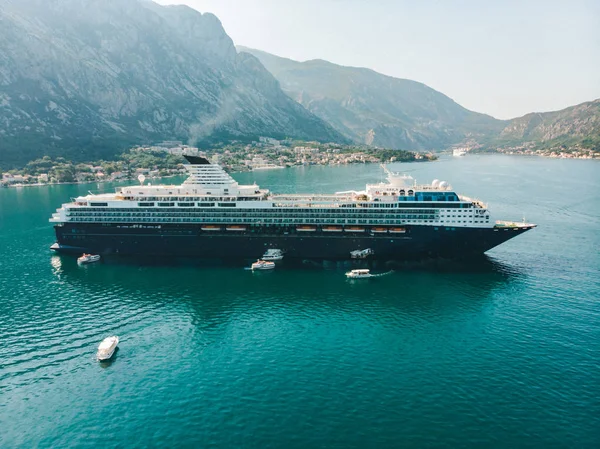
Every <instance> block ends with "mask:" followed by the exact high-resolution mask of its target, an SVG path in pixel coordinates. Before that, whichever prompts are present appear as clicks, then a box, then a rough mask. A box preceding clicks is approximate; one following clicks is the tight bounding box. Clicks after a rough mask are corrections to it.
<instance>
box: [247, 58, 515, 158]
mask: <svg viewBox="0 0 600 449" xmlns="http://www.w3.org/2000/svg"><path fill="white" fill-rule="evenodd" d="M237 48H238V51H240V54H244V53H249V54H252V55H254V56H256V57H257V58H258V59H259V60H260V62H261V63H262V64H263V65H264V66H265V67H266V68H267V70H269V71H270V72H271V73H272V74H273V75H274V76H275V78H277V80H279V83H280V84H281V87H282V89H283V90H284V92H286V93H287V94H288V95H289V96H290V97H291V98H293V99H294V100H296V101H297V102H298V103H300V104H302V105H303V106H304V107H306V108H307V109H308V110H309V111H311V112H312V113H314V114H315V115H317V116H319V117H320V118H322V119H323V120H325V121H326V122H328V123H330V124H331V125H332V126H333V127H334V128H335V129H336V130H338V131H339V132H340V133H342V134H344V135H345V136H346V137H348V138H350V139H352V140H354V141H355V142H360V143H366V144H370V145H375V146H380V147H388V148H402V149H412V150H419V149H442V148H445V147H447V146H449V145H452V144H456V143H459V142H461V141H464V140H466V139H473V138H475V139H477V138H480V137H482V136H487V135H490V134H492V135H495V134H497V133H499V132H500V131H501V130H502V129H503V128H504V127H505V126H506V124H507V122H505V121H502V120H496V119H494V118H493V117H490V116H488V115H485V114H479V113H476V112H472V111H469V110H468V109H465V108H463V107H462V106H460V105H459V104H457V103H456V102H455V101H453V100H452V99H450V98H449V97H447V96H446V95H444V94H442V93H440V92H437V91H436V90H434V89H431V88H430V87H427V86H426V85H425V84H422V83H418V82H416V81H411V80H407V79H398V78H393V77H390V76H386V75H382V74H380V73H377V72H375V71H373V70H370V69H365V68H357V67H344V66H340V65H336V64H332V63H331V62H327V61H323V60H318V59H317V60H312V61H306V62H298V61H293V60H291V59H287V58H281V57H279V56H275V55H272V54H269V53H265V52H263V51H259V50H254V49H251V48H247V47H240V46H238V47H237Z"/></svg>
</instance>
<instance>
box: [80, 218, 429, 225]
mask: <svg viewBox="0 0 600 449" xmlns="http://www.w3.org/2000/svg"><path fill="white" fill-rule="evenodd" d="M69 221H70V222H84V223H89V222H102V223H104V222H111V221H114V222H120V223H138V222H144V223H149V222H150V223H219V224H220V223H256V224H271V223H272V224H284V225H285V224H339V225H343V224H372V225H395V224H400V223H433V222H434V220H428V219H403V220H364V219H363V220H352V219H348V220H345V219H339V220H325V219H314V220H307V219H302V218H296V219H290V220H282V219H264V220H247V219H246V220H243V219H239V218H230V219H226V220H223V219H221V220H218V219H212V218H207V219H199V218H160V219H156V218H136V219H128V218H88V219H84V218H73V219H71V220H69Z"/></svg>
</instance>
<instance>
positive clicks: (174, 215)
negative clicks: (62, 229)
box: [67, 210, 437, 220]
mask: <svg viewBox="0 0 600 449" xmlns="http://www.w3.org/2000/svg"><path fill="white" fill-rule="evenodd" d="M67 216H68V217H71V218H79V217H81V218H84V219H85V218H88V217H125V218H129V217H141V218H144V217H157V218H187V217H190V218H198V219H205V218H219V219H228V218H250V219H252V218H253V219H260V220H262V219H270V218H279V219H283V220H287V219H293V218H307V219H318V218H329V219H335V218H339V215H335V214H310V215H309V216H307V215H306V214H265V213H258V212H256V213H233V212H232V213H210V214H194V213H185V212H177V213H169V214H165V213H159V212H145V213H144V212H88V213H86V212H70V213H67ZM344 216H345V217H346V218H353V219H358V218H378V219H392V220H398V219H425V220H434V219H435V218H436V217H437V215H436V214H424V213H423V211H419V210H415V211H412V213H403V214H385V215H384V214H380V215H378V216H373V215H370V214H362V213H348V214H345V215H344Z"/></svg>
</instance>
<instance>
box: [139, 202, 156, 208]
mask: <svg viewBox="0 0 600 449" xmlns="http://www.w3.org/2000/svg"><path fill="white" fill-rule="evenodd" d="M138 206H140V207H152V206H154V203H138Z"/></svg>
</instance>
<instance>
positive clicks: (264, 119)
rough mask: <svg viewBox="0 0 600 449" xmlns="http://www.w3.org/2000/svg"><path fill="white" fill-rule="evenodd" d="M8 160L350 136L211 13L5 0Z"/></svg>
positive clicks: (4, 137) (0, 59) (3, 128)
mask: <svg viewBox="0 0 600 449" xmlns="http://www.w3.org/2000/svg"><path fill="white" fill-rule="evenodd" d="M0 49H2V51H0V163H1V164H2V165H3V166H4V167H6V166H7V165H9V166H10V165H15V164H22V163H24V162H26V161H28V160H31V159H34V158H35V157H37V156H39V155H43V154H48V155H52V156H56V155H60V156H64V157H67V158H72V159H75V160H91V159H94V158H100V157H110V156H111V155H114V154H115V153H117V152H119V151H121V150H123V149H124V148H125V147H126V146H128V145H131V144H137V143H145V142H152V141H157V140H164V139H178V140H183V141H186V142H188V141H189V142H191V143H196V142H197V141H198V140H202V139H205V138H206V139H213V140H218V139H230V138H240V137H252V136H253V137H255V136H257V135H268V136H273V137H284V136H289V137H296V138H303V139H318V140H322V141H342V140H344V139H343V137H342V136H341V135H340V134H339V133H337V132H336V131H335V130H333V128H331V127H330V126H329V125H327V124H326V123H324V122H323V121H322V120H321V119H319V118H317V117H316V116H314V115H313V114H311V113H310V112H308V111H307V110H306V109H304V108H303V107H302V106H300V105H299V104H297V103H296V102H294V101H292V100H291V99H290V98H289V97H288V96H286V95H285V94H284V93H283V92H282V91H281V89H280V87H279V84H278V82H277V81H276V80H275V78H274V77H273V76H272V75H271V74H270V73H269V72H268V71H267V70H265V69H264V67H263V66H262V65H261V64H260V62H259V61H258V60H257V59H256V58H255V57H253V56H252V55H249V54H247V53H244V54H238V53H237V52H236V49H235V47H234V45H233V42H232V41H231V39H230V38H229V36H227V34H226V33H225V31H224V30H223V28H222V26H221V23H220V22H219V20H218V19H217V18H216V17H215V16H214V15H212V14H200V13H199V12H197V11H195V10H193V9H191V8H189V7H186V6H168V7H167V6H159V5H157V4H155V3H153V2H149V1H143V0H86V1H85V2H84V1H80V0H53V1H48V0H18V1H17V0H0Z"/></svg>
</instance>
